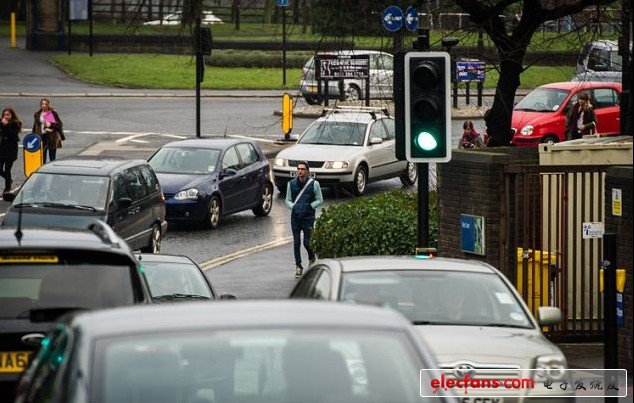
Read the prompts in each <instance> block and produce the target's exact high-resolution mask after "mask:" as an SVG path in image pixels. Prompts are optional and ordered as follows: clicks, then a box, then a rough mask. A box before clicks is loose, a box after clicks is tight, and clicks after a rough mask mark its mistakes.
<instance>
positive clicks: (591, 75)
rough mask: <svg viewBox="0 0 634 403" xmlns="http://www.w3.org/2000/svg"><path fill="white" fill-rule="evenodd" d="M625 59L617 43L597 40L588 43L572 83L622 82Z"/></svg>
mask: <svg viewBox="0 0 634 403" xmlns="http://www.w3.org/2000/svg"><path fill="white" fill-rule="evenodd" d="M622 63H623V59H622V58H621V55H619V46H618V43H617V42H616V41H610V40H597V41H592V42H586V43H585V45H584V46H583V48H582V49H581V53H580V54H579V58H578V59H577V66H576V69H575V76H574V77H573V78H572V80H571V81H609V82H621V80H622V68H623V67H622Z"/></svg>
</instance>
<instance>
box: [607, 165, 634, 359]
mask: <svg viewBox="0 0 634 403" xmlns="http://www.w3.org/2000/svg"><path fill="white" fill-rule="evenodd" d="M612 189H621V192H622V198H623V199H622V200H623V201H622V208H621V211H622V216H620V217H619V216H614V215H612ZM605 208H606V210H605V230H606V232H614V233H616V239H617V251H616V260H617V268H619V269H625V270H626V273H627V274H626V280H625V291H624V292H623V304H624V314H625V318H624V319H625V321H624V325H623V327H620V328H619V329H618V334H617V338H618V339H617V346H618V358H619V368H625V369H632V309H633V307H632V245H634V240H633V239H632V212H633V211H634V210H633V208H632V167H618V168H610V169H608V171H607V174H606V178H605Z"/></svg>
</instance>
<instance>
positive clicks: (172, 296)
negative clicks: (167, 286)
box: [152, 293, 210, 300]
mask: <svg viewBox="0 0 634 403" xmlns="http://www.w3.org/2000/svg"><path fill="white" fill-rule="evenodd" d="M152 299H165V300H173V299H210V298H209V297H205V296H203V295H196V294H178V293H176V294H165V295H159V296H156V297H152Z"/></svg>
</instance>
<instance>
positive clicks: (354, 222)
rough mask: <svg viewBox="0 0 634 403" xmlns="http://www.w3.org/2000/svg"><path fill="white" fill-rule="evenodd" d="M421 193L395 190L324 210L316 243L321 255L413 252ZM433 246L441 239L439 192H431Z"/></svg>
mask: <svg viewBox="0 0 634 403" xmlns="http://www.w3.org/2000/svg"><path fill="white" fill-rule="evenodd" d="M417 197H418V196H417V194H416V193H414V192H404V191H401V190H394V191H391V192H387V193H383V194H380V195H378V196H374V197H372V198H359V199H354V200H351V201H348V202H345V203H341V204H338V205H336V206H332V207H328V208H326V209H324V211H323V212H322V214H321V216H320V217H319V218H318V219H317V222H316V225H315V231H314V233H313V238H312V245H313V247H314V249H315V253H316V254H317V255H318V256H319V257H320V258H329V257H343V256H359V255H409V254H412V253H414V250H415V248H416V246H417V238H418V235H417V234H418V219H417V214H418V211H417V204H418V203H417ZM429 199H430V206H431V207H430V217H429V222H430V231H429V232H430V235H429V238H430V246H432V247H435V246H436V245H437V239H438V219H437V214H436V197H435V192H430V197H429Z"/></svg>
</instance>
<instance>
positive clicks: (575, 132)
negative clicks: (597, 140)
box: [566, 92, 597, 140]
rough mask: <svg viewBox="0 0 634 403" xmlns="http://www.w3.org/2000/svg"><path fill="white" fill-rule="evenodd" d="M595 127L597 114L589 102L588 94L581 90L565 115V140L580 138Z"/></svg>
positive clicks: (593, 130) (594, 129)
mask: <svg viewBox="0 0 634 403" xmlns="http://www.w3.org/2000/svg"><path fill="white" fill-rule="evenodd" d="M596 129H597V115H596V114H595V113H594V109H593V108H592V104H591V103H590V96H589V95H588V93H587V92H582V93H580V94H579V96H578V97H577V103H576V104H574V105H573V107H572V108H571V109H570V112H569V113H568V116H567V117H566V140H576V139H580V138H581V137H583V136H586V135H589V134H592V133H593V132H595V131H596Z"/></svg>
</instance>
